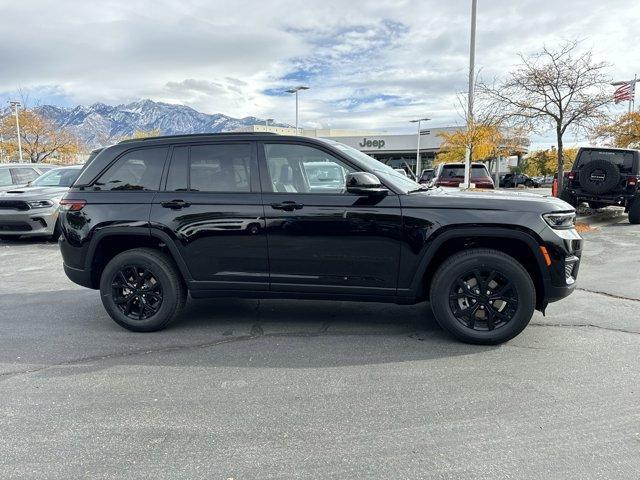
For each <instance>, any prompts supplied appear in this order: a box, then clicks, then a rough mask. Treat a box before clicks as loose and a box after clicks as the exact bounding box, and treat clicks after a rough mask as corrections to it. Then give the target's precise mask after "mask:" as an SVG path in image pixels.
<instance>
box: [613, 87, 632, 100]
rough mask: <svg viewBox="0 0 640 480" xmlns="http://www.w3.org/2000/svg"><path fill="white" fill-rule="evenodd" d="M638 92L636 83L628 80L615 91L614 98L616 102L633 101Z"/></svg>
mask: <svg viewBox="0 0 640 480" xmlns="http://www.w3.org/2000/svg"><path fill="white" fill-rule="evenodd" d="M635 93H636V83H635V82H628V83H623V84H622V85H620V86H619V87H618V88H617V89H616V91H615V92H613V100H614V102H615V103H620V102H624V101H627V100H628V101H631V100H633V97H634V95H635Z"/></svg>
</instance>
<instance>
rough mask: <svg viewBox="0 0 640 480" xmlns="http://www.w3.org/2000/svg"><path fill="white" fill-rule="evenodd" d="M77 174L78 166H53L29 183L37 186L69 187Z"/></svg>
mask: <svg viewBox="0 0 640 480" xmlns="http://www.w3.org/2000/svg"><path fill="white" fill-rule="evenodd" d="M79 174H80V169H79V168H54V169H53V170H49V171H48V172H47V173H45V174H44V175H42V176H41V177H39V178H37V179H36V180H34V181H33V182H31V185H34V186H37V187H70V186H71V185H72V184H73V182H75V181H76V178H78V175H79Z"/></svg>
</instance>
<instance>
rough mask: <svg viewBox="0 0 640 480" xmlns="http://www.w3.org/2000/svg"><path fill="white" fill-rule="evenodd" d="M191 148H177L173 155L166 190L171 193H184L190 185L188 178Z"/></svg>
mask: <svg viewBox="0 0 640 480" xmlns="http://www.w3.org/2000/svg"><path fill="white" fill-rule="evenodd" d="M188 166H189V147H175V148H174V149H173V154H172V155H171V165H169V173H168V175H167V186H166V190H167V191H170V192H183V191H185V190H187V188H188V185H189V177H188V172H189V170H188Z"/></svg>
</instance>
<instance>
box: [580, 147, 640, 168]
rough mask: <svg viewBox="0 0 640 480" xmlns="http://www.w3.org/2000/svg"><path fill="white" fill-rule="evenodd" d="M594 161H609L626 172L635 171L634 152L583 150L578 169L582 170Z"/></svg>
mask: <svg viewBox="0 0 640 480" xmlns="http://www.w3.org/2000/svg"><path fill="white" fill-rule="evenodd" d="M592 160H608V161H610V162H613V163H615V164H616V165H618V167H620V169H621V170H622V171H626V172H631V170H632V169H633V152H624V151H615V150H582V152H580V158H579V159H578V161H577V162H576V169H579V168H582V167H583V166H584V165H585V164H587V163H589V162H590V161H592Z"/></svg>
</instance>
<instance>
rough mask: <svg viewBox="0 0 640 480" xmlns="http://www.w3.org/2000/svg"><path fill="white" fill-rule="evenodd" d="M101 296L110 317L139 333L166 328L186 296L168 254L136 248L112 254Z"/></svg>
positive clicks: (103, 281)
mask: <svg viewBox="0 0 640 480" xmlns="http://www.w3.org/2000/svg"><path fill="white" fill-rule="evenodd" d="M100 296H101V298H102V303H103V305H104V307H105V309H106V310H107V313H109V315H110V316H111V318H112V319H113V320H114V321H115V322H116V323H117V324H119V325H121V326H123V327H124V328H127V329H129V330H133V331H136V332H152V331H155V330H161V329H163V328H165V327H166V326H167V325H168V324H169V323H170V322H171V320H173V319H174V318H175V317H176V316H177V315H178V313H179V312H180V310H182V307H183V306H184V304H185V302H186V298H187V291H186V288H185V286H184V285H183V283H182V280H181V278H180V274H179V272H178V270H177V268H176V266H175V265H174V263H173V262H172V261H171V259H170V258H169V257H167V255H165V254H164V253H162V252H159V251H157V250H153V249H150V248H136V249H132V250H127V251H125V252H122V253H120V254H118V255H116V256H115V257H113V258H112V259H111V260H110V261H109V263H108V264H107V265H106V267H105V269H104V271H103V272H102V276H101V277H100Z"/></svg>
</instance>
